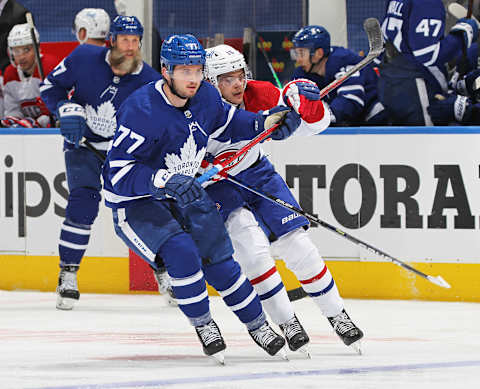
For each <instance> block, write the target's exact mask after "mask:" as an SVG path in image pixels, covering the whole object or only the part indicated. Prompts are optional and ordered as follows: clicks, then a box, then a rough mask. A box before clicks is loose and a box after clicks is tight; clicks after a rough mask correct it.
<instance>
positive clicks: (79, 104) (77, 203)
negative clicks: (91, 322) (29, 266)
mask: <svg viewBox="0 0 480 389" xmlns="http://www.w3.org/2000/svg"><path fill="white" fill-rule="evenodd" d="M142 35H143V26H142V25H141V23H140V22H139V21H138V19H137V18H136V17H134V16H117V17H116V18H115V20H114V21H113V22H112V25H111V29H110V43H111V48H106V47H98V46H94V45H80V46H78V47H77V48H76V49H75V50H74V51H73V52H72V53H71V54H70V55H69V56H68V57H66V58H65V59H64V60H63V61H62V62H60V64H59V65H58V66H57V67H56V68H55V69H54V70H53V71H52V72H51V73H50V74H49V75H48V77H47V78H46V79H45V81H44V83H43V84H42V86H41V96H42V99H43V100H44V101H45V103H46V104H47V106H48V108H49V109H50V110H51V111H52V112H55V114H56V117H57V119H58V121H59V122H60V131H61V133H62V135H63V136H64V137H65V142H64V151H65V166H66V173H67V182H68V189H69V196H68V203H67V208H66V218H65V220H64V222H63V224H62V228H61V232H60V242H59V253H60V274H59V281H58V287H57V304H56V306H57V308H58V309H66V310H68V309H72V308H73V305H74V303H75V302H76V301H77V300H78V299H79V297H80V293H79V291H78V285H77V271H78V269H79V266H80V262H81V260H82V258H83V255H84V253H85V250H86V249H87V245H88V241H89V239H90V232H91V228H92V224H93V222H94V220H95V218H96V217H97V215H98V209H99V202H100V190H101V181H100V175H101V169H102V165H103V163H102V161H101V159H100V158H99V157H98V156H97V155H95V153H94V152H92V151H91V150H89V149H88V148H86V147H84V145H81V140H82V138H83V137H85V139H86V140H87V141H88V142H90V143H91V145H93V146H94V147H95V148H96V149H97V150H100V152H101V153H103V154H104V155H105V152H106V150H107V147H108V144H109V141H110V140H111V139H112V137H113V134H114V132H115V128H116V125H117V122H116V113H117V110H118V108H119V107H120V105H121V104H122V102H123V101H124V100H125V98H126V97H127V96H128V95H129V94H130V93H132V92H133V91H134V90H136V89H137V88H139V87H140V86H142V85H144V84H146V83H148V82H150V81H153V80H158V79H159V78H160V75H159V74H158V73H157V72H156V71H155V70H153V69H152V68H151V67H150V66H149V65H147V64H146V63H145V62H143V61H142V57H141V53H140V44H141V40H142ZM72 88H74V93H73V96H71V99H70V100H69V99H68V95H69V92H70V91H71V90H72Z"/></svg>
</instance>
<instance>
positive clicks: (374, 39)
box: [363, 18, 383, 55]
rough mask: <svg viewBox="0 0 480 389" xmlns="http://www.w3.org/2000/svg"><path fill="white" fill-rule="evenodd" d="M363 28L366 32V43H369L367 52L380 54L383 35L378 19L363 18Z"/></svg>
mask: <svg viewBox="0 0 480 389" xmlns="http://www.w3.org/2000/svg"><path fill="white" fill-rule="evenodd" d="M363 29H364V30H365V32H366V34H367V37H368V44H369V45H370V52H369V54H370V53H372V54H373V53H375V54H376V53H378V54H380V53H381V52H382V50H383V36H382V29H381V27H380V23H379V22H378V20H377V19H375V18H368V19H365V21H364V22H363ZM378 54H377V55H378Z"/></svg>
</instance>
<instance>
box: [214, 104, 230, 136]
mask: <svg viewBox="0 0 480 389" xmlns="http://www.w3.org/2000/svg"><path fill="white" fill-rule="evenodd" d="M235 111H236V108H235V107H233V106H231V107H230V110H229V111H228V116H227V121H226V122H225V124H224V125H223V126H222V127H220V128H218V129H217V130H215V131H214V132H213V133H212V134H211V135H210V137H211V138H216V137H217V136H219V135H220V134H221V133H222V132H223V130H225V128H226V127H227V126H228V124H229V123H230V122H231V121H232V118H233V115H234V113H235Z"/></svg>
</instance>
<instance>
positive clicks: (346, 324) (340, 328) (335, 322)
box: [330, 312, 357, 335]
mask: <svg viewBox="0 0 480 389" xmlns="http://www.w3.org/2000/svg"><path fill="white" fill-rule="evenodd" d="M330 322H331V323H332V326H333V329H334V331H336V332H337V333H339V334H341V335H344V334H346V333H347V332H348V331H350V330H353V329H357V327H356V326H355V324H353V322H352V319H350V318H349V317H348V315H347V314H346V313H345V312H341V313H339V314H338V315H337V316H334V317H332V318H330Z"/></svg>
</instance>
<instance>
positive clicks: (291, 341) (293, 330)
mask: <svg viewBox="0 0 480 389" xmlns="http://www.w3.org/2000/svg"><path fill="white" fill-rule="evenodd" d="M280 329H281V330H282V332H283V335H284V336H285V339H286V340H287V343H288V348H289V349H290V350H291V351H297V350H298V351H300V352H302V353H304V354H305V355H306V356H307V357H308V358H311V356H310V352H309V351H308V348H307V344H308V342H310V338H309V337H308V335H307V333H306V332H305V329H304V328H303V326H302V325H301V324H300V321H299V320H298V319H297V316H293V317H292V318H291V319H290V320H288V321H286V322H285V323H283V324H280Z"/></svg>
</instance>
